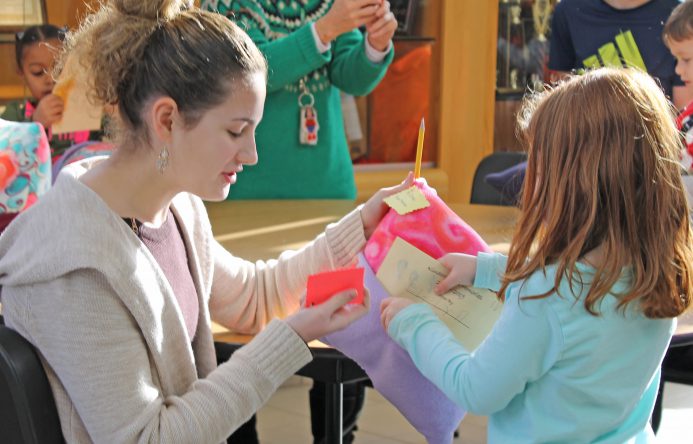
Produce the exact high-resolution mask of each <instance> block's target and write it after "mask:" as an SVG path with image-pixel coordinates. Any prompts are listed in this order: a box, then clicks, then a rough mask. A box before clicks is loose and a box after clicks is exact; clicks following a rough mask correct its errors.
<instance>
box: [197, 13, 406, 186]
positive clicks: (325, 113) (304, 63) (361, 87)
mask: <svg viewBox="0 0 693 444" xmlns="http://www.w3.org/2000/svg"><path fill="white" fill-rule="evenodd" d="M303 3H304V2H288V1H287V2H279V3H277V2H272V1H268V0H218V1H207V2H203V7H205V8H207V9H210V10H216V11H218V12H219V13H221V14H225V15H226V16H228V17H230V18H232V19H233V20H236V21H237V22H238V24H239V25H240V26H241V27H242V28H243V29H245V30H246V31H247V32H248V34H249V35H250V37H251V38H252V39H253V41H254V42H255V43H256V44H257V45H258V47H259V48H260V50H261V51H262V52H263V54H264V55H265V57H266V58H267V61H268V64H269V78H268V85H267V100H266V103H265V109H264V117H263V120H262V122H261V123H260V125H259V126H258V128H257V133H256V141H257V150H258V157H259V161H258V164H257V165H255V166H248V167H245V168H244V170H243V172H242V173H241V174H240V175H239V177H238V182H237V183H236V184H235V185H234V186H232V187H231V191H230V193H229V198H231V199H234V198H235V199H281V198H291V199H301V198H324V199H354V198H355V197H356V187H355V185H354V172H353V167H352V164H351V158H350V155H349V149H348V146H347V141H346V138H345V133H344V124H343V121H342V109H341V99H340V94H339V93H340V90H341V91H344V92H346V93H348V94H351V95H355V96H363V95H366V94H368V93H369V92H371V91H372V90H373V88H375V86H376V85H377V84H378V82H379V81H380V80H381V79H382V77H383V76H384V75H385V72H386V71H387V67H388V66H389V64H390V63H391V61H392V58H393V55H394V51H393V50H390V52H389V53H388V55H387V57H386V58H385V60H383V61H382V62H380V63H373V62H371V61H370V60H369V59H368V58H367V56H366V51H365V44H364V43H365V42H364V35H363V34H362V33H361V32H360V31H358V30H354V31H352V32H349V33H346V34H343V35H341V36H339V37H338V38H337V39H336V40H334V41H333V42H332V44H331V48H330V50H328V51H327V52H325V53H320V52H318V49H317V47H316V45H315V40H314V38H313V33H312V30H311V25H310V24H311V23H312V22H314V21H316V20H317V19H319V18H320V17H322V16H323V15H325V14H326V13H327V11H329V8H330V7H331V6H332V0H308V1H307V2H305V5H303ZM280 4H281V5H283V6H284V7H283V8H282V9H281V10H280V9H278V8H279V5H280ZM285 4H286V5H285ZM292 4H293V5H296V6H297V8H298V9H294V8H293V7H291V5H292ZM306 76H307V80H308V81H307V85H308V87H309V88H310V92H311V93H312V94H313V95H314V97H315V105H314V106H315V109H316V110H317V115H318V123H319V126H320V128H319V131H318V144H317V145H316V146H308V145H302V144H300V143H299V122H300V117H299V110H300V108H299V105H298V97H299V94H300V91H299V81H300V80H301V79H302V78H304V77H306Z"/></svg>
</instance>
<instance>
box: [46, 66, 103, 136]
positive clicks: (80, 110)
mask: <svg viewBox="0 0 693 444" xmlns="http://www.w3.org/2000/svg"><path fill="white" fill-rule="evenodd" d="M86 90H87V84H86V79H85V78H84V75H82V72H81V70H80V69H79V68H78V66H77V65H76V64H74V63H72V60H68V61H67V62H66V64H65V68H64V69H63V71H62V73H61V74H60V78H58V81H57V83H56V84H55V87H54V88H53V94H55V95H57V96H60V97H61V98H62V99H63V104H64V108H63V117H62V119H60V121H58V122H56V123H54V124H53V125H52V127H51V130H52V131H53V134H63V133H71V132H73V131H91V130H98V129H100V128H101V118H102V115H103V109H102V108H101V107H99V106H95V105H93V104H92V103H90V102H89V100H88V99H87V94H86Z"/></svg>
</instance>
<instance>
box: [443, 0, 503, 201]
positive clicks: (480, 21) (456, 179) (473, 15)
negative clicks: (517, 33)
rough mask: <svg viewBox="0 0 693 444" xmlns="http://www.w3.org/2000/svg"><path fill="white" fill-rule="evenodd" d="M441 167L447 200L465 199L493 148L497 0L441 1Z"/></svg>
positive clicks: (467, 199) (468, 196) (466, 199)
mask: <svg viewBox="0 0 693 444" xmlns="http://www.w3.org/2000/svg"><path fill="white" fill-rule="evenodd" d="M442 18H443V29H442V31H443V32H442V34H443V38H442V43H443V55H442V67H443V72H442V79H441V88H440V90H441V94H442V97H441V110H440V150H439V152H440V167H441V168H442V169H443V170H444V171H445V172H446V173H447V175H448V188H449V192H448V200H449V201H450V202H469V198H470V196H471V185H472V179H473V177H474V170H475V169H476V166H477V165H478V163H479V161H480V160H481V159H482V158H483V157H484V156H485V155H487V154H490V153H491V152H493V121H494V101H495V87H496V85H495V81H496V80H495V79H496V74H495V73H496V34H497V29H498V2H496V1H488V0H485V1H466V0H465V1H458V0H447V1H445V2H444V3H443V14H442Z"/></svg>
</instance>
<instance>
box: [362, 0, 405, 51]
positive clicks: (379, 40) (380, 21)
mask: <svg viewBox="0 0 693 444" xmlns="http://www.w3.org/2000/svg"><path fill="white" fill-rule="evenodd" d="M396 30H397V19H396V18H395V15H394V14H393V13H392V12H391V11H390V2H388V1H387V0H385V1H384V2H383V4H382V5H380V7H379V8H378V10H377V11H376V12H375V14H374V15H373V18H372V21H371V22H370V23H368V24H367V25H366V32H367V33H368V43H369V44H370V45H371V46H372V47H373V48H374V49H377V50H378V51H380V52H383V51H385V50H386V49H387V48H388V46H390V41H391V40H392V37H393V36H394V35H395V31H396Z"/></svg>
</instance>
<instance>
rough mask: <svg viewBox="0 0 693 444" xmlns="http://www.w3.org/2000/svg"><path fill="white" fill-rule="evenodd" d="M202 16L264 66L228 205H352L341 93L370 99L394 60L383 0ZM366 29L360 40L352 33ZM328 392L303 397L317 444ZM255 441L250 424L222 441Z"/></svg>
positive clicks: (229, 4) (256, 4)
mask: <svg viewBox="0 0 693 444" xmlns="http://www.w3.org/2000/svg"><path fill="white" fill-rule="evenodd" d="M202 8H203V9H204V8H206V9H208V10H212V11H217V12H219V13H221V14H224V15H226V16H227V17H229V18H230V19H232V20H234V21H236V22H237V23H238V24H239V25H240V26H241V28H243V29H244V30H245V31H246V32H247V33H248V34H249V35H250V37H251V38H252V40H253V41H254V42H255V43H256V44H257V46H258V47H259V48H260V50H261V51H262V52H263V54H264V55H265V57H266V58H267V61H268V65H269V72H268V81H267V99H266V101H265V108H264V117H263V119H262V123H261V124H260V125H259V126H258V128H257V131H256V139H257V140H256V142H257V147H258V158H259V160H258V163H257V165H255V166H252V167H247V168H245V170H244V171H243V175H244V178H243V180H242V181H239V182H238V183H237V184H236V185H235V186H234V188H233V190H232V191H231V193H230V194H229V198H230V199H282V198H286V199H355V198H356V185H355V183H354V170H353V166H352V164H351V157H350V154H349V149H348V146H347V141H346V138H345V133H344V123H343V118H342V108H341V98H340V92H341V91H343V92H345V93H347V94H351V95H355V96H364V95H366V94H368V93H370V92H371V91H372V90H373V89H374V88H375V87H376V85H377V84H378V82H380V80H381V79H382V78H383V77H384V76H385V73H386V71H387V68H388V66H389V65H390V63H391V62H392V59H393V57H394V48H393V45H392V37H393V35H394V33H395V30H396V29H397V20H396V19H395V17H394V15H393V14H392V12H391V11H390V3H389V2H388V1H384V0H300V1H299V0H279V1H277V0H203V1H202ZM362 27H365V33H363V32H361V30H360V29H359V28H362ZM364 391H365V388H364V386H363V385H362V384H360V383H357V384H346V385H344V416H345V420H344V428H345V432H346V434H345V436H344V439H343V442H344V443H345V444H348V443H351V442H352V441H353V439H354V435H353V431H354V430H355V428H356V418H357V416H358V413H359V411H360V410H361V407H362V405H363V399H364ZM324 394H325V386H324V384H322V383H317V382H316V383H314V385H313V388H312V389H311V393H310V402H311V424H312V432H313V436H314V442H315V443H316V444H318V443H323V442H324V439H325V437H324V434H325V432H324V421H325V420H324V411H325V409H324V397H325V395H324ZM229 442H230V443H243V444H248V443H254V442H258V441H257V433H256V431H255V418H254V417H253V418H252V419H251V420H250V421H249V422H248V423H247V424H246V425H245V426H244V427H242V428H241V429H239V430H238V431H237V432H236V433H235V434H234V435H232V436H231V438H230V439H229Z"/></svg>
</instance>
